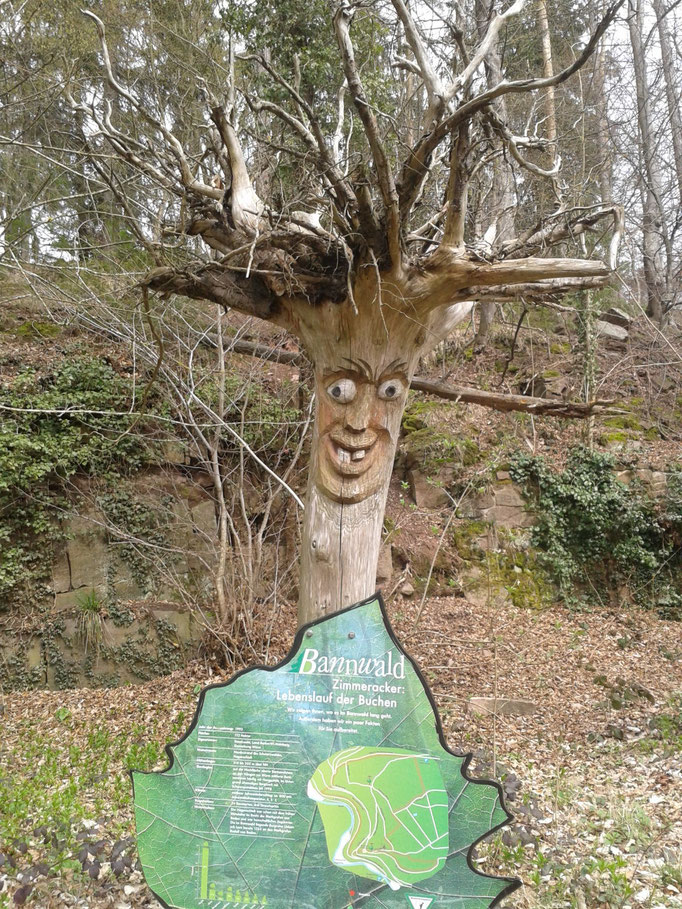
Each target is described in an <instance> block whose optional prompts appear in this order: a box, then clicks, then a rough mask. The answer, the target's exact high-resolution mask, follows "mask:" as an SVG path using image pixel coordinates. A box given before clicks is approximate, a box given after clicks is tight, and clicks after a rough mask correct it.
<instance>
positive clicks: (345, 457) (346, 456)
mask: <svg viewBox="0 0 682 909" xmlns="http://www.w3.org/2000/svg"><path fill="white" fill-rule="evenodd" d="M338 455H339V461H341V463H342V464H347V463H349V462H350V452H349V451H346V449H345V448H339V450H338Z"/></svg>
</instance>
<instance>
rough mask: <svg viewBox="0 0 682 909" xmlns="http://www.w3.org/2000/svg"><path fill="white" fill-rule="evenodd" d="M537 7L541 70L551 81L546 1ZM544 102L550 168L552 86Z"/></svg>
mask: <svg viewBox="0 0 682 909" xmlns="http://www.w3.org/2000/svg"><path fill="white" fill-rule="evenodd" d="M537 7H538V25H539V26H540V37H541V39H542V70H543V75H544V77H545V79H551V77H552V76H553V75H554V65H553V63H552V38H551V36H550V33H549V17H548V16H547V2H546V0H537ZM544 101H545V118H546V133H547V139H548V140H549V143H550V146H549V149H548V154H549V162H550V168H552V167H553V166H554V162H555V160H556V155H557V144H556V143H557V126H556V100H555V92H554V86H553V85H550V86H549V88H548V89H547V91H546V92H545V98H544Z"/></svg>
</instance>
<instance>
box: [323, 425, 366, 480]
mask: <svg viewBox="0 0 682 909" xmlns="http://www.w3.org/2000/svg"><path fill="white" fill-rule="evenodd" d="M377 438H378V437H377V435H376V433H373V432H364V433H363V434H362V435H359V436H357V437H356V438H354V437H350V436H348V435H346V434H345V433H334V435H333V436H330V438H329V451H330V453H331V460H332V463H333V464H334V467H335V469H336V471H337V472H338V473H340V474H342V475H343V476H354V477H357V476H360V475H361V474H363V473H365V471H367V470H369V468H370V467H371V465H372V462H373V461H374V458H373V457H372V450H373V448H374V445H375V443H376V441H377Z"/></svg>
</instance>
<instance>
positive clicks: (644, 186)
mask: <svg viewBox="0 0 682 909" xmlns="http://www.w3.org/2000/svg"><path fill="white" fill-rule="evenodd" d="M628 13H629V15H628V27H629V30H630V43H631V45H632V57H633V66H634V75H635V87H636V91H637V120H638V124H639V138H640V160H641V162H642V168H641V171H642V173H641V181H640V187H641V196H642V245H643V265H644V281H645V283H646V290H647V309H646V311H647V315H649V316H651V318H652V319H655V320H656V321H657V322H660V321H661V318H662V316H663V299H664V297H665V274H666V268H665V251H664V239H663V237H664V234H663V231H664V230H665V223H664V213H663V211H662V208H661V199H662V185H661V175H660V171H659V168H658V162H657V159H656V141H655V136H654V135H653V132H652V122H653V121H652V117H651V113H652V112H651V101H650V96H649V84H648V79H647V71H646V60H645V57H644V46H643V42H642V18H641V0H628Z"/></svg>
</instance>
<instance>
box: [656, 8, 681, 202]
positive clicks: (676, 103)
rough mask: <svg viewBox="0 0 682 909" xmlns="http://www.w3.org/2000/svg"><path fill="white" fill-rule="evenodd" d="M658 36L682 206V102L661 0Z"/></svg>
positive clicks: (658, 12)
mask: <svg viewBox="0 0 682 909" xmlns="http://www.w3.org/2000/svg"><path fill="white" fill-rule="evenodd" d="M653 4H654V12H655V13H656V23H657V26H658V36H659V38H660V41H661V64H662V66H663V78H664V80H665V96H666V100H667V102H668V115H669V117H670V132H671V134H672V140H673V154H674V158H675V173H676V175H677V187H678V192H679V197H678V201H679V202H680V205H682V116H680V100H679V97H678V87H677V85H676V84H675V51H674V48H673V43H672V38H671V36H670V29H669V28H668V20H667V18H666V9H665V7H666V4H665V3H662V2H661V0H653Z"/></svg>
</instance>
